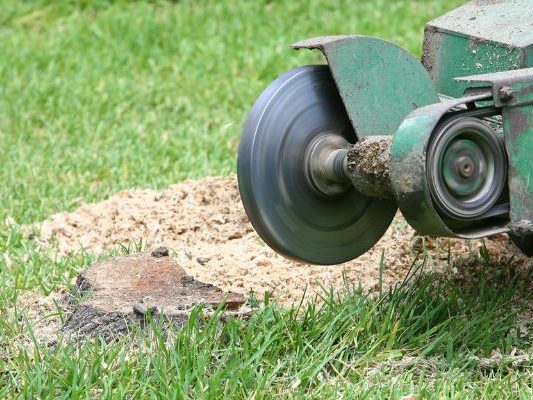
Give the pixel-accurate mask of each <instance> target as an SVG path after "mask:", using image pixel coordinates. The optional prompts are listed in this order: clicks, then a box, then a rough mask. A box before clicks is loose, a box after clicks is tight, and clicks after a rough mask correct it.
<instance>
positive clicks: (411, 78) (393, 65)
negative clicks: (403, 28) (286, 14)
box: [293, 36, 439, 138]
mask: <svg viewBox="0 0 533 400" xmlns="http://www.w3.org/2000/svg"><path fill="white" fill-rule="evenodd" d="M293 47H294V48H296V49H301V48H305V49H319V50H320V51H322V53H324V55H325V56H326V59H327V61H328V65H329V68H330V70H331V72H332V75H333V77H334V79H335V83H336V85H337V88H338V89H339V93H340V96H341V98H342V100H343V103H344V106H345V107H346V110H347V112H348V116H349V117H350V120H351V122H352V124H353V127H354V128H355V132H356V135H357V137H358V138H362V137H366V136H375V135H390V134H392V133H394V132H395V131H396V129H397V128H398V126H399V125H400V123H401V122H402V120H403V119H404V117H405V116H406V115H407V114H409V113H410V112H411V111H413V110H414V109H416V108H419V107H422V106H425V105H428V104H432V103H437V102H438V101H439V99H438V96H437V92H436V90H435V87H434V85H433V82H432V80H431V78H430V76H429V74H428V73H427V71H425V70H424V68H423V66H422V65H421V64H420V62H419V61H418V60H416V59H415V58H414V57H413V56H412V55H411V54H409V53H408V52H406V51H405V50H403V49H402V48H401V47H399V46H397V45H396V44H394V43H391V42H388V41H385V40H382V39H377V38H373V37H368V36H326V37H319V38H313V39H308V40H304V41H301V42H298V43H295V44H293Z"/></svg>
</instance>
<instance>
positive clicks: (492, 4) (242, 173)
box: [238, 0, 533, 265]
mask: <svg viewBox="0 0 533 400" xmlns="http://www.w3.org/2000/svg"><path fill="white" fill-rule="evenodd" d="M292 47H293V48H295V49H317V50H320V51H321V52H322V53H323V55H324V56H325V58H326V60H327V65H308V66H304V67H300V68H296V69H294V70H292V71H289V72H287V73H285V74H283V75H281V76H280V77H279V78H277V79H276V80H274V81H273V82H272V83H271V84H270V86H268V87H267V88H266V90H265V91H264V92H263V93H262V94H261V95H260V97H259V98H258V99H257V101H256V103H255V104H254V106H253V108H252V109H251V111H250V114H249V117H248V120H247V123H246V125H245V128H244V131H243V134H242V138H241V143H240V148H239V156H238V180H239V189H240V193H241V197H242V201H243V204H244V208H245V210H246V212H247V214H248V217H249V219H250V221H251V223H252V225H253V227H254V228H255V230H256V231H257V232H258V233H259V235H260V236H261V238H262V239H263V240H264V241H265V242H266V243H267V244H268V245H269V246H270V247H272V249H274V250H275V251H276V252H278V253H280V254H282V255H284V256H286V257H288V258H291V259H293V260H297V261H300V262H304V263H311V264H322V265H326V264H338V263H342V262H345V261H348V260H350V259H353V258H356V257H358V256H359V255H361V254H363V253H364V252H366V251H367V250H369V249H370V248H371V247H372V246H373V245H374V244H375V243H376V242H377V241H378V240H379V239H380V238H381V236H382V235H383V234H384V233H385V231H386V230H387V228H388V227H389V225H390V224H391V222H392V220H393V218H394V216H395V214H396V212H397V209H398V208H399V210H400V211H401V213H402V214H403V216H404V217H405V220H406V221H407V222H408V223H409V224H410V225H411V226H412V227H413V228H414V229H415V230H416V231H417V232H418V233H419V234H422V235H430V236H447V237H457V238H465V239H473V238H480V237H484V236H489V235H494V234H498V233H504V232H506V233H508V234H509V235H510V236H511V238H512V239H513V241H514V242H515V243H516V244H517V245H518V247H519V248H520V249H521V250H522V251H524V252H525V253H526V254H529V255H532V254H533V0H505V1H501V0H498V1H495V0H474V1H470V2H468V3H467V4H465V5H463V6H461V7H459V8H457V9H455V10H452V11H451V12H449V13H447V14H445V15H443V16H441V17H439V18H437V19H435V20H433V21H431V22H429V23H428V24H427V25H426V28H425V37H424V46H423V56H422V62H419V61H418V60H417V59H415V57H413V56H412V55H411V54H409V53H408V52H407V51H405V50H403V49H402V48H400V47H399V46H397V45H396V44H394V43H391V42H388V41H385V40H382V39H378V38H375V37H367V36H325V37H318V38H313V39H308V40H303V41H301V42H297V43H295V44H293V45H292Z"/></svg>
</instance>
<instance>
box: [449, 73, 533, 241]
mask: <svg viewBox="0 0 533 400" xmlns="http://www.w3.org/2000/svg"><path fill="white" fill-rule="evenodd" d="M458 81H459V82H462V83H465V84H468V85H469V86H473V87H476V86H477V87H485V88H489V89H490V91H491V93H492V96H493V99H494V104H495V105H496V106H498V107H502V117H503V128H504V135H505V146H506V149H507V153H508V156H509V192H510V193H509V196H510V207H511V210H510V223H509V228H510V229H511V231H513V232H514V233H515V234H517V235H524V234H530V233H533V162H532V161H533V159H532V154H533V68H525V69H521V70H516V71H507V72H498V73H494V74H484V75H475V76H469V77H464V78H459V79H458Z"/></svg>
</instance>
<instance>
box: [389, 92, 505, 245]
mask: <svg viewBox="0 0 533 400" xmlns="http://www.w3.org/2000/svg"><path fill="white" fill-rule="evenodd" d="M490 96H491V93H490V92H484V93H481V94H476V95H472V96H469V97H465V98H462V99H458V100H455V99H452V100H448V101H443V102H441V103H437V104H432V105H429V106H426V107H422V108H419V109H417V110H415V111H413V112H412V113H410V114H409V115H408V116H407V117H406V118H405V119H404V121H403V122H402V124H401V125H400V127H399V128H398V130H397V131H396V133H395V134H394V139H393V142H392V148H391V159H390V160H391V161H390V163H391V164H390V169H391V184H392V188H393V191H394V195H395V198H396V201H397V202H398V207H399V208H400V210H401V212H402V214H403V216H404V217H405V219H406V221H407V222H408V223H409V225H411V226H412V227H413V228H414V229H415V230H416V231H417V232H418V233H420V234H424V235H432V236H448V237H461V238H466V239H472V238H477V237H483V236H486V235H488V234H494V233H500V232H505V231H506V230H507V228H506V227H505V226H503V225H502V224H497V223H496V224H493V223H492V222H491V223H490V224H489V225H483V224H480V225H468V226H465V227H464V228H463V229H459V230H458V229H455V228H454V229H453V230H452V229H451V228H450V227H449V226H448V225H447V224H446V223H445V221H443V219H442V218H441V217H440V215H439V214H438V213H437V211H436V210H435V208H434V205H433V201H432V199H431V195H430V191H429V187H428V183H427V175H428V173H427V162H426V161H427V160H426V154H427V147H428V143H429V140H430V138H431V135H432V134H433V131H434V129H435V127H436V126H437V124H438V123H439V121H440V120H441V119H442V117H443V116H444V114H445V113H446V112H448V111H449V110H450V109H452V108H454V107H457V106H459V105H462V104H466V103H469V102H475V101H482V100H487V99H488V98H490Z"/></svg>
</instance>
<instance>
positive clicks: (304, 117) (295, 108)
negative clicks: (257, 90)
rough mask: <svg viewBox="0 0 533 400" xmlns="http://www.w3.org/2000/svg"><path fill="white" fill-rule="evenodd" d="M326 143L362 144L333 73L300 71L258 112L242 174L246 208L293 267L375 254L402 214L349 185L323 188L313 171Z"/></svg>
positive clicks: (242, 151) (244, 147)
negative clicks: (311, 167)
mask: <svg viewBox="0 0 533 400" xmlns="http://www.w3.org/2000/svg"><path fill="white" fill-rule="evenodd" d="M323 137H328V138H333V139H334V140H332V141H330V142H331V143H334V144H333V146H338V148H339V149H340V148H341V147H343V146H346V147H349V146H350V143H351V144H353V143H355V141H356V140H357V139H356V135H355V133H354V130H353V128H352V125H351V123H350V120H349V118H348V116H347V114H346V110H345V108H344V105H343V103H342V101H341V98H340V96H339V93H338V91H337V88H336V86H335V83H334V81H333V79H332V77H331V74H330V71H329V69H328V67H327V66H325V65H320V66H318V65H317V66H306V67H301V68H297V69H294V70H292V71H289V72H287V73H285V74H284V75H282V76H281V77H279V78H278V79H276V80H275V81H274V82H273V83H272V84H271V85H270V86H269V87H268V88H267V89H266V90H265V91H264V92H263V93H262V94H261V96H260V97H259V99H258V100H257V101H256V103H255V105H254V106H253V108H252V110H251V112H250V115H249V117H248V121H247V123H246V125H245V128H244V132H243V135H242V138H241V143H240V148H239V158H238V168H237V169H238V179H239V190H240V193H241V198H242V202H243V204H244V208H245V210H246V213H247V214H248V217H249V219H250V221H251V223H252V225H253V227H254V228H255V230H256V231H257V232H258V234H259V235H260V236H261V238H262V239H263V240H264V241H265V242H266V243H267V244H268V245H269V246H270V247H271V248H272V249H274V250H275V251H276V252H278V253H280V254H282V255H284V256H286V257H288V258H291V259H293V260H296V261H300V262H305V263H311V264H321V265H329V264H339V263H342V262H345V261H348V260H351V259H353V258H356V257H358V256H359V255H361V254H363V253H364V252H366V251H367V250H369V249H370V248H371V247H372V246H373V245H374V244H375V243H376V242H377V241H378V240H379V239H380V238H381V236H382V235H383V234H384V233H385V231H386V230H387V228H388V226H389V225H390V223H391V221H392V219H393V218H394V215H395V213H396V208H397V207H396V204H395V203H394V202H393V201H391V200H383V199H377V198H370V197H367V196H365V195H363V194H361V193H359V192H358V191H357V190H355V188H353V186H351V185H349V184H346V182H344V183H343V182H331V185H330V186H329V187H330V188H332V189H333V190H331V193H329V192H327V193H326V192H324V191H321V190H320V189H321V188H320V187H318V188H317V185H315V184H314V183H313V179H312V178H313V177H312V176H310V174H309V167H308V166H309V163H310V162H311V163H312V162H313V158H312V157H313V148H314V147H316V146H315V145H316V143H317V140H318V139H320V138H323ZM343 143H345V145H343ZM310 154H311V156H310Z"/></svg>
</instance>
